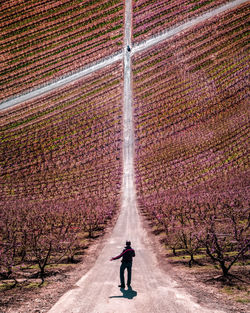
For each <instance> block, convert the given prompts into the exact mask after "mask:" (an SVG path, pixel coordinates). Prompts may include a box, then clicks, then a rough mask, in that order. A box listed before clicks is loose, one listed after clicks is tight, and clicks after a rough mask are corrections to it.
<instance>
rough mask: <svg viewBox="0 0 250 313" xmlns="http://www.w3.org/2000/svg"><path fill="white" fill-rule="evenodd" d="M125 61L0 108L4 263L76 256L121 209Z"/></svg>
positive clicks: (7, 267)
mask: <svg viewBox="0 0 250 313" xmlns="http://www.w3.org/2000/svg"><path fill="white" fill-rule="evenodd" d="M121 77H122V64H121V63H116V64H114V65H112V66H109V67H107V68H105V69H103V70H100V71H98V72H95V73H94V74H92V75H89V76H87V77H85V78H82V79H80V80H78V81H76V82H75V83H72V84H69V85H67V86H65V87H63V88H61V89H58V90H56V91H53V92H51V93H50V94H46V95H44V96H41V97H40V98H36V99H34V100H32V101H29V102H26V103H22V104H21V105H19V106H16V107H14V108H11V109H8V110H6V111H4V112H2V113H1V116H0V121H1V128H0V137H1V153H0V155H1V160H0V162H1V163H0V164H1V186H0V188H1V192H0V194H1V198H0V221H1V222H0V238H1V240H0V242H1V246H0V253H1V258H0V259H1V261H0V269H1V273H4V275H5V276H6V277H13V278H14V277H15V274H14V273H15V271H16V270H17V269H18V266H20V265H21V264H22V263H23V262H24V263H25V262H31V261H32V262H36V264H38V265H39V268H40V275H41V277H42V278H43V277H44V269H45V266H46V265H47V264H48V263H49V262H52V263H53V262H56V261H58V259H60V258H61V257H63V256H68V257H69V258H71V259H73V257H74V254H75V253H76V251H77V247H78V246H79V245H80V243H81V242H82V240H83V238H82V236H83V234H84V233H85V235H84V236H89V237H92V236H93V235H94V232H95V231H96V230H98V229H100V227H104V226H105V224H106V223H107V221H108V220H109V219H110V218H112V216H113V215H114V214H115V213H116V212H117V210H118V209H119V206H120V205H119V204H120V187H121V170H122V164H121V158H120V156H121V138H122V135H121V127H122V125H121V124H122V120H121V115H122V112H121V107H122V106H121V101H122V99H121V97H122V96H121V94H122V92H121V91H122V79H121Z"/></svg>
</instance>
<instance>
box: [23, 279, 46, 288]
mask: <svg viewBox="0 0 250 313" xmlns="http://www.w3.org/2000/svg"><path fill="white" fill-rule="evenodd" d="M48 284H49V283H48V282H47V281H45V282H44V283H43V284H42V285H41V282H31V283H29V284H27V285H26V286H23V288H24V289H35V288H40V287H41V286H42V287H46V286H47V285H48Z"/></svg>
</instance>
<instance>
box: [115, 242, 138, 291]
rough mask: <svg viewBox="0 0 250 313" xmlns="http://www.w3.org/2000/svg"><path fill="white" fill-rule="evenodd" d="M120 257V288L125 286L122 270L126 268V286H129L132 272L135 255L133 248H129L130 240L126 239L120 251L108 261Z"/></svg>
mask: <svg viewBox="0 0 250 313" xmlns="http://www.w3.org/2000/svg"><path fill="white" fill-rule="evenodd" d="M121 257H122V261H121V262H122V264H121V267H120V281H121V284H120V285H119V286H118V287H120V288H123V289H124V288H125V281H124V271H125V269H127V271H128V280H127V286H128V288H130V284H131V274H132V263H133V257H135V250H134V249H132V248H131V242H130V241H126V247H125V248H124V250H123V251H122V253H121V254H120V255H118V256H116V257H114V258H112V259H111V260H110V261H113V260H117V259H120V258H121Z"/></svg>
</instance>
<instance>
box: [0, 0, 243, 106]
mask: <svg viewBox="0 0 250 313" xmlns="http://www.w3.org/2000/svg"><path fill="white" fill-rule="evenodd" d="M248 1H249V0H234V1H230V2H228V3H227V4H224V5H221V6H220V7H218V8H215V9H213V10H211V11H209V12H207V13H204V14H202V15H200V16H198V17H196V18H193V19H190V20H189V21H187V22H186V23H183V24H180V25H176V26H174V27H173V28H171V29H167V30H166V31H163V32H162V33H161V34H159V35H156V36H153V37H152V38H149V39H148V40H145V41H143V42H141V43H139V44H136V45H134V46H133V47H132V50H131V53H130V54H131V55H134V54H136V53H137V52H140V51H143V50H145V49H148V48H150V47H152V46H153V45H155V44H158V43H160V42H161V41H164V40H166V39H169V38H171V37H173V36H176V35H177V34H179V33H180V32H181V31H184V30H186V29H188V28H190V27H193V26H195V25H197V24H199V23H201V22H204V21H206V20H207V19H209V18H211V17H213V16H216V15H218V14H221V13H223V12H225V11H226V10H229V9H233V8H235V7H237V6H238V5H241V4H243V3H246V2H248ZM127 2H128V3H130V1H127V0H126V2H125V4H126V7H125V10H126V11H127V12H126V14H131V16H130V20H131V21H132V9H131V10H130V13H129V12H128V6H127ZM128 5H131V6H132V4H128ZM131 29H132V28H131V27H130V28H128V25H127V24H126V23H125V33H126V32H130V37H128V36H126V35H125V38H127V42H125V44H126V46H127V45H129V46H130V47H131ZM125 48H126V47H125ZM122 59H123V53H122V52H118V53H117V54H114V55H111V56H110V57H107V58H104V59H101V60H99V61H97V62H96V63H94V64H89V66H86V67H85V68H83V69H81V70H80V71H78V72H75V73H73V74H71V75H68V76H66V77H63V78H59V79H58V80H55V81H53V82H51V83H48V84H47V85H45V86H40V87H39V86H38V87H37V88H35V89H33V90H31V91H30V92H27V93H24V94H22V95H19V96H17V97H12V98H9V99H5V100H3V101H2V102H0V111H1V110H4V109H7V108H9V107H12V106H14V105H18V104H20V103H22V102H25V101H28V100H31V99H33V98H36V97H39V96H41V95H43V94H45V93H48V92H50V91H52V90H55V89H57V88H60V87H62V86H64V85H66V84H68V83H72V82H74V81H76V80H78V79H80V78H82V77H84V76H86V75H89V74H91V73H93V72H95V71H98V70H99V69H101V68H103V67H105V66H108V65H111V64H113V63H115V62H117V61H121V60H122Z"/></svg>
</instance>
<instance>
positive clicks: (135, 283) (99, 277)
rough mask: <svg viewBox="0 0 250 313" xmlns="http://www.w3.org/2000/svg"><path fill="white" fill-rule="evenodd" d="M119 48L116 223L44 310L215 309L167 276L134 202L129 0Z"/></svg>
mask: <svg viewBox="0 0 250 313" xmlns="http://www.w3.org/2000/svg"><path fill="white" fill-rule="evenodd" d="M126 5H127V8H126V9H127V10H126V19H125V43H126V45H125V47H124V110H123V118H124V120H123V134H124V140H123V186H122V191H123V197H122V208H121V213H120V216H119V218H118V221H117V224H116V226H115V228H114V230H113V233H112V235H111V237H110V238H109V240H108V241H107V242H106V244H105V246H104V247H103V249H102V251H101V252H100V255H99V257H98V259H97V260H96V263H95V264H94V265H93V267H92V269H91V270H90V271H89V272H88V273H87V274H86V275H85V276H83V277H82V278H81V279H80V280H79V281H78V282H77V284H76V286H75V288H73V289H72V290H70V291H68V292H67V293H66V294H65V295H63V296H62V297H61V299H59V301H58V302H57V303H56V304H55V305H54V307H53V308H52V309H51V310H50V311H49V313H59V312H60V313H113V312H114V313H118V312H119V313H153V312H155V313H156V312H159V313H163V312H164V313H167V312H171V313H174V312H176V313H180V312H181V313H187V312H190V313H196V312H197V313H198V312H199V313H202V312H204V313H205V312H207V313H208V312H211V313H212V312H213V313H216V312H219V311H216V310H215V309H211V310H208V309H205V308H202V307H201V306H200V305H199V304H197V303H196V302H195V300H194V299H192V297H191V296H190V295H189V294H188V293H187V292H186V291H185V290H184V289H183V288H182V287H181V286H180V285H178V284H177V282H175V281H173V280H172V279H171V278H170V277H169V276H168V275H166V274H165V273H164V272H162V271H161V270H160V268H159V266H158V264H157V260H156V256H155V255H154V253H153V251H152V250H151V248H150V245H149V239H148V237H147V235H146V233H145V230H144V229H143V227H142V224H141V221H140V217H139V215H138V210H137V207H136V201H135V188H134V166H133V159H134V133H133V107H132V92H131V57H130V52H129V51H128V50H127V45H130V43H131V36H130V34H131V14H130V13H131V0H129V1H126ZM126 240H131V241H132V246H133V247H134V249H135V251H136V257H135V260H134V265H133V273H132V289H131V290H128V289H125V290H124V289H119V288H118V284H119V267H120V260H117V261H113V262H111V261H110V258H111V257H113V256H116V255H118V254H120V252H121V251H122V249H123V248H124V244H125V241H126Z"/></svg>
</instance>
